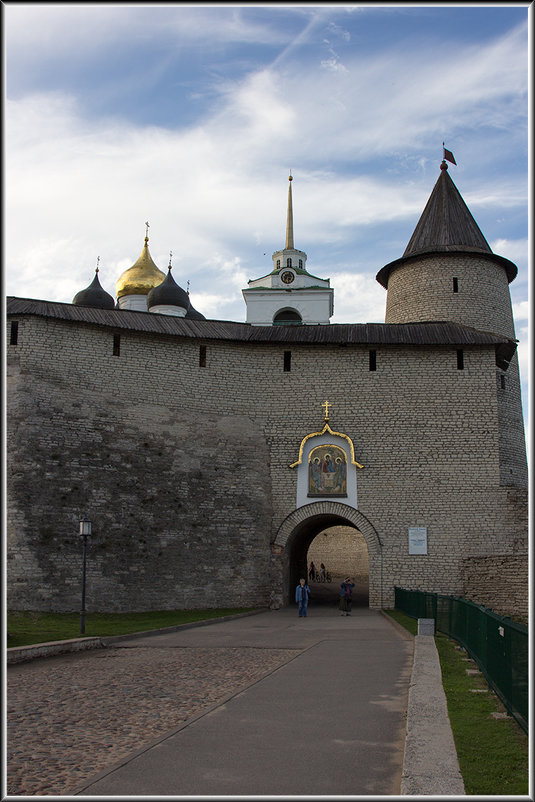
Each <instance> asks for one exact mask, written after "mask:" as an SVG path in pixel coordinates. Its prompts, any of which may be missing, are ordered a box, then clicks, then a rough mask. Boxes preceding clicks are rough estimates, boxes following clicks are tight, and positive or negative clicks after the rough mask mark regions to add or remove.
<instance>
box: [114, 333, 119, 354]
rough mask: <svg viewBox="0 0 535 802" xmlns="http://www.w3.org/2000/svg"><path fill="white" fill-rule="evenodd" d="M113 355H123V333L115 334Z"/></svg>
mask: <svg viewBox="0 0 535 802" xmlns="http://www.w3.org/2000/svg"><path fill="white" fill-rule="evenodd" d="M113 356H121V335H120V334H114V335H113Z"/></svg>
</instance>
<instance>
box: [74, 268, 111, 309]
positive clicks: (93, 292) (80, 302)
mask: <svg viewBox="0 0 535 802" xmlns="http://www.w3.org/2000/svg"><path fill="white" fill-rule="evenodd" d="M72 302H73V304H76V306H91V307H93V308H94V309H115V300H114V298H113V297H112V296H111V295H110V294H109V292H106V290H104V289H103V288H102V287H101V286H100V281H99V280H98V270H97V271H96V272H95V278H94V279H93V281H92V282H91V284H90V285H89V287H86V289H85V290H80V292H77V293H76V295H75V296H74V298H73V299H72Z"/></svg>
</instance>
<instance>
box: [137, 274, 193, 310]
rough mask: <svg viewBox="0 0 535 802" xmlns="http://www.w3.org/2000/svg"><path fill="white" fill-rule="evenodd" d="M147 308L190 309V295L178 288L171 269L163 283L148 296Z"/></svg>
mask: <svg viewBox="0 0 535 802" xmlns="http://www.w3.org/2000/svg"><path fill="white" fill-rule="evenodd" d="M147 306H148V308H149V309H151V307H153V306H177V307H180V308H181V309H187V308H188V307H189V297H188V294H187V292H186V290H183V289H182V287H179V286H178V284H177V283H176V281H175V280H174V278H173V276H172V275H171V270H170V269H169V271H168V273H167V276H166V277H165V279H164V280H163V281H162V283H161V284H158V286H157V287H153V288H152V290H151V291H150V292H149V294H148V295H147Z"/></svg>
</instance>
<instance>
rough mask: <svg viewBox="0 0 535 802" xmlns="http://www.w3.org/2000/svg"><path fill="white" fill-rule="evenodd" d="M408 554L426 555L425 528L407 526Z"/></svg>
mask: <svg viewBox="0 0 535 802" xmlns="http://www.w3.org/2000/svg"><path fill="white" fill-rule="evenodd" d="M409 554H427V526H409Z"/></svg>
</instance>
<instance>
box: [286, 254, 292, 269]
mask: <svg viewBox="0 0 535 802" xmlns="http://www.w3.org/2000/svg"><path fill="white" fill-rule="evenodd" d="M291 266H292V260H291V257H290V256H289V257H288V258H287V259H286V267H291Z"/></svg>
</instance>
